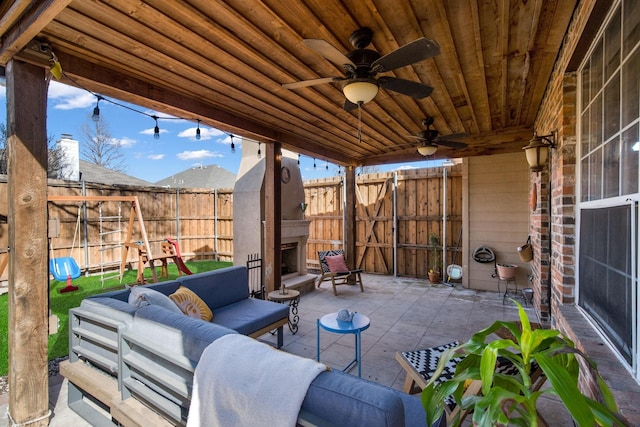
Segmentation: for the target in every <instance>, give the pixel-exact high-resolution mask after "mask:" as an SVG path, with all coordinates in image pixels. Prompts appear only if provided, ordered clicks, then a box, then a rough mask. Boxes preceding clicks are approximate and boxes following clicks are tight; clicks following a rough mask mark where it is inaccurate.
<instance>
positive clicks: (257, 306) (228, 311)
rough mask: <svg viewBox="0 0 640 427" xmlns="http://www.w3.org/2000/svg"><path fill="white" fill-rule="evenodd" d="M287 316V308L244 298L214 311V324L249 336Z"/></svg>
mask: <svg viewBox="0 0 640 427" xmlns="http://www.w3.org/2000/svg"><path fill="white" fill-rule="evenodd" d="M288 316H289V306H288V305H286V304H278V303H276V302H271V301H263V300H260V299H255V298H246V299H244V300H242V301H239V302H236V303H234V304H230V305H227V306H225V307H220V308H218V310H216V315H215V317H214V319H213V322H214V323H217V324H219V325H222V326H225V327H227V328H230V329H233V330H234V331H238V332H240V333H241V334H243V335H250V334H251V333H253V332H255V331H258V330H260V329H262V328H264V327H266V326H269V325H270V324H272V323H274V322H277V321H278V320H281V319H284V318H287V317H288Z"/></svg>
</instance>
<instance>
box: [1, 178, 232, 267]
mask: <svg viewBox="0 0 640 427" xmlns="http://www.w3.org/2000/svg"><path fill="white" fill-rule="evenodd" d="M6 185H7V183H6V181H5V182H0V194H6V193H7V192H6ZM48 191H49V195H59V196H89V197H90V198H92V199H95V198H98V199H100V198H104V200H102V201H96V200H91V201H86V202H51V201H50V202H49V203H48V212H49V220H50V221H49V230H50V232H49V234H50V246H51V256H52V257H53V258H58V257H68V256H71V257H73V258H74V259H75V260H76V262H77V263H78V265H79V266H80V268H81V269H82V270H83V271H92V272H95V271H100V270H103V269H107V270H109V269H111V270H113V269H114V268H116V267H118V266H119V265H120V261H121V259H122V251H123V250H124V249H123V244H124V243H126V242H124V240H125V237H126V235H127V230H128V227H129V220H130V216H131V212H132V211H131V203H130V202H124V201H122V202H121V201H113V200H109V198H115V197H116V196H118V197H121V196H137V198H138V201H139V206H138V207H139V209H140V212H141V214H142V218H143V222H144V225H145V228H146V233H147V237H148V240H149V243H150V246H151V248H152V253H154V254H155V253H159V252H160V244H161V242H162V241H163V240H164V239H165V238H166V237H171V238H173V239H177V240H178V241H179V244H180V251H181V254H182V256H183V258H185V259H216V260H222V261H231V260H232V259H233V192H232V190H214V189H176V188H155V187H154V188H151V187H128V186H107V185H98V184H86V185H84V186H83V185H82V183H69V182H66V181H49V189H48ZM3 203H4V205H3ZM6 206H7V205H6V202H5V201H4V200H3V201H2V202H0V212H2V213H3V214H6V212H7V209H6ZM0 227H3V226H2V225H0ZM4 227H6V225H5V226H4ZM6 234H7V233H6V230H5V232H3V231H2V230H1V229H0V246H2V243H3V242H2V238H3V236H6ZM132 240H133V241H134V242H136V241H138V240H142V234H141V229H140V224H139V222H138V221H137V219H134V220H133V229H132ZM128 260H129V262H133V261H136V260H137V252H135V251H131V250H130V251H129V256H128ZM134 268H136V267H134Z"/></svg>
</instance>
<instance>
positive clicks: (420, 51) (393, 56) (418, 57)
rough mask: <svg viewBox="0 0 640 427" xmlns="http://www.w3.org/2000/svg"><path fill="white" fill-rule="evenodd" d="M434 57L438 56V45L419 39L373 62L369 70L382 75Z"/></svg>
mask: <svg viewBox="0 0 640 427" xmlns="http://www.w3.org/2000/svg"><path fill="white" fill-rule="evenodd" d="M436 55H440V46H439V45H438V43H436V42H435V41H433V40H429V39H427V38H425V37H421V38H419V39H417V40H414V41H412V42H411V43H408V44H406V45H404V46H401V47H399V48H397V49H396V50H394V51H393V52H389V53H388V54H386V55H384V56H383V57H381V58H378V59H377V60H375V61H373V64H371V68H372V71H374V72H376V73H384V72H386V71H391V70H395V69H396V68H400V67H404V66H405V65H410V64H415V63H416V62H420V61H422V60H424V59H427V58H432V57H434V56H436Z"/></svg>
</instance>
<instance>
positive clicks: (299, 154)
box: [298, 153, 300, 166]
mask: <svg viewBox="0 0 640 427" xmlns="http://www.w3.org/2000/svg"><path fill="white" fill-rule="evenodd" d="M298 166H300V153H298Z"/></svg>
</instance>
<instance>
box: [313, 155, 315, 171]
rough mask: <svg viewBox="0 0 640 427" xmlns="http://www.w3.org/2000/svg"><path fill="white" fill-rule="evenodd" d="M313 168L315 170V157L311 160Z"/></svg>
mask: <svg viewBox="0 0 640 427" xmlns="http://www.w3.org/2000/svg"><path fill="white" fill-rule="evenodd" d="M313 168H314V169H315V168H316V158H315V157H314V158H313Z"/></svg>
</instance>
